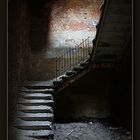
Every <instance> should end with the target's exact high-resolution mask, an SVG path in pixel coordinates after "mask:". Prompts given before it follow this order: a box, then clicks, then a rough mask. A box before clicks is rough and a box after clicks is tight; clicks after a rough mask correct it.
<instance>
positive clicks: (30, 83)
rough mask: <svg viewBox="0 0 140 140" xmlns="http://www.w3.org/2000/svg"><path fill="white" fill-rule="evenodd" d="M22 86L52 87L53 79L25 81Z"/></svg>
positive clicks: (35, 87) (33, 87)
mask: <svg viewBox="0 0 140 140" xmlns="http://www.w3.org/2000/svg"><path fill="white" fill-rule="evenodd" d="M24 86H25V87H26V88H29V89H45V88H48V89H49V88H53V81H52V80H48V81H25V82H24Z"/></svg>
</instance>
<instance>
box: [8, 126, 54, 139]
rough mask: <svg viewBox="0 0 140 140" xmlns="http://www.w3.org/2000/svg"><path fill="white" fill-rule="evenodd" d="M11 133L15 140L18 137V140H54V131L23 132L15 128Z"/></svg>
mask: <svg viewBox="0 0 140 140" xmlns="http://www.w3.org/2000/svg"><path fill="white" fill-rule="evenodd" d="M11 131H12V133H13V134H12V135H11V136H13V137H14V138H15V137H16V138H17V140H34V139H35V140H37V139H46V140H47V139H53V138H54V132H53V131H52V130H21V129H17V128H14V127H13V128H12V129H11V130H10V132H11ZM25 138H26V139H25ZM33 138H34V139H33Z"/></svg>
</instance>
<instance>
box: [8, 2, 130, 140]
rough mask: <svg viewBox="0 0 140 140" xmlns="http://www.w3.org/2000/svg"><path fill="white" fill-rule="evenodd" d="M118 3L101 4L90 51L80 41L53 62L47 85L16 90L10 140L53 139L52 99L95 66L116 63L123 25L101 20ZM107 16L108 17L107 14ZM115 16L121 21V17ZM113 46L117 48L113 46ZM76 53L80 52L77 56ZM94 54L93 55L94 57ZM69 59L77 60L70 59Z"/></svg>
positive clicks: (28, 86)
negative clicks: (99, 16)
mask: <svg viewBox="0 0 140 140" xmlns="http://www.w3.org/2000/svg"><path fill="white" fill-rule="evenodd" d="M107 2H108V0H106V3H107ZM121 3H122V2H121V1H115V0H113V1H112V3H111V2H110V3H109V4H104V2H103V3H101V8H100V10H101V12H102V15H101V19H100V21H99V24H97V26H96V28H97V35H96V37H95V39H94V40H93V47H92V51H91V50H90V49H89V46H88V38H87V39H86V40H84V41H83V43H81V44H79V46H76V47H75V48H72V49H71V50H68V51H66V52H64V53H63V54H61V55H60V56H59V57H57V58H56V67H55V72H53V73H55V74H53V76H52V77H50V79H49V80H48V81H39V82H38V81H34V82H32V81H29V82H26V83H25V84H24V85H23V87H22V88H21V89H20V90H19V95H18V100H17V112H16V114H15V117H14V121H13V123H12V125H11V126H10V129H11V130H10V133H11V134H10V139H11V140H15V139H17V140H36V139H54V132H53V117H54V116H53V115H54V114H53V104H54V100H53V96H54V95H55V94H56V93H58V92H59V91H61V90H63V89H64V88H66V87H67V86H69V85H71V84H72V83H73V82H75V81H76V80H77V79H79V78H80V77H82V76H83V75H85V74H87V73H88V72H89V71H90V70H91V69H93V68H94V67H96V64H97V63H98V64H99V63H101V62H103V61H105V63H111V64H114V63H115V62H116V58H115V59H114V56H115V55H114V53H115V54H117V58H118V57H119V55H120V53H119V52H120V50H122V49H124V48H123V46H124V44H122V42H121V41H123V39H121V40H120V41H118V40H117V39H118V37H119V38H122V37H121V36H120V34H119V33H118V32H117V31H118V30H121V28H125V27H126V25H124V24H123V23H121V22H123V21H122V20H123V18H122V19H121V20H120V24H119V26H117V27H116V25H117V24H118V23H117V22H114V21H112V20H111V19H108V18H106V20H105V19H104V18H105V17H107V16H108V15H109V17H111V16H112V15H113V16H114V14H115V11H114V12H113V10H114V8H113V6H115V8H116V9H117V8H118V7H119V6H120V4H121ZM124 3H125V1H124ZM116 4H117V5H116ZM109 7H111V8H109ZM122 7H123V6H122ZM129 7H130V6H129V5H128V8H129ZM108 12H109V13H110V14H111V15H110V14H108ZM118 13H119V11H118ZM118 13H117V14H118ZM118 16H120V17H121V14H120V15H118ZM128 18H129V17H128ZM108 20H110V21H111V23H110V24H109V25H110V27H109V26H108V24H107V21H108ZM124 22H125V21H124ZM127 25H129V24H127ZM107 26H108V27H107ZM124 26H125V27H124ZM126 28H128V27H126ZM104 30H105V31H104ZM114 30H117V31H116V32H113V35H114V36H115V37H116V38H115V39H116V40H110V38H112V36H111V35H112V31H114ZM107 32H109V36H106V35H105V33H107ZM126 38H127V37H126ZM103 43H104V44H103ZM111 43H112V44H111ZM117 43H120V44H118V45H117ZM122 45H123V46H122ZM97 46H98V49H97ZM105 46H107V47H105ZM110 46H112V47H111V49H112V51H111V52H112V53H113V55H112V54H111V53H110V55H109V56H108V57H109V58H108V57H107V55H108V54H109V51H110V48H109V47H110ZM81 48H86V49H81ZM80 50H83V51H82V52H80ZM95 52H97V53H96V54H95ZM116 52H117V53H116ZM118 53H119V54H118ZM79 54H80V55H79ZM73 55H74V56H80V57H75V59H72V56H73ZM81 56H82V57H81ZM50 75H51V74H50ZM15 137H16V138H15Z"/></svg>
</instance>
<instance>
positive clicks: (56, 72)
mask: <svg viewBox="0 0 140 140" xmlns="http://www.w3.org/2000/svg"><path fill="white" fill-rule="evenodd" d="M57 61H58V60H57V56H56V58H55V77H56V78H57V72H58V70H57V69H58V68H57V67H58V66H57V65H58V64H57Z"/></svg>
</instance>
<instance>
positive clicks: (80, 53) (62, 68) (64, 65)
mask: <svg viewBox="0 0 140 140" xmlns="http://www.w3.org/2000/svg"><path fill="white" fill-rule="evenodd" d="M90 53H91V48H90V45H89V37H88V38H87V39H85V40H83V41H82V42H81V43H80V44H79V45H76V46H74V47H73V48H68V49H67V50H66V51H64V53H63V54H61V55H59V56H58V57H56V67H55V72H56V75H55V77H58V76H60V75H62V74H64V73H65V72H66V71H68V70H72V68H73V67H74V66H76V65H77V64H79V63H80V62H81V61H84V60H85V58H87V57H88V56H89V55H90Z"/></svg>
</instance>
